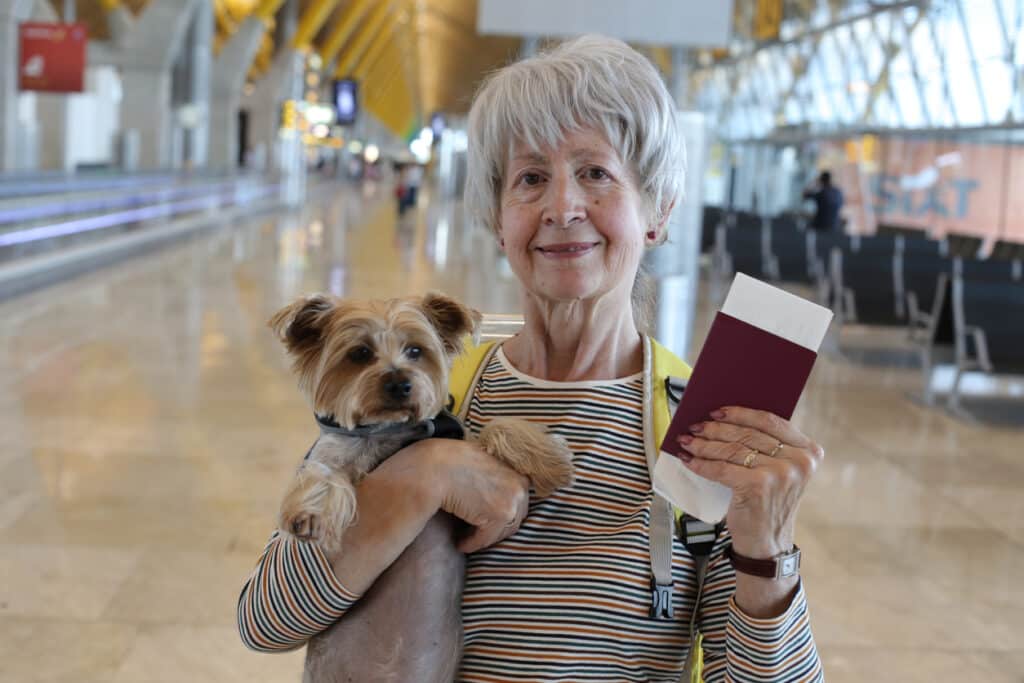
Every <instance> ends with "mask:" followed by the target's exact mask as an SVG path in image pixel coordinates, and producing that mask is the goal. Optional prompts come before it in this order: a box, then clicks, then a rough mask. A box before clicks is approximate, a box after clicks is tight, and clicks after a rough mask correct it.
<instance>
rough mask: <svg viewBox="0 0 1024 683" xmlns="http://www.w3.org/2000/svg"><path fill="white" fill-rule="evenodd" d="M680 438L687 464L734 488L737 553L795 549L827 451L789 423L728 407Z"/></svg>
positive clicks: (730, 516) (763, 554) (732, 527)
mask: <svg viewBox="0 0 1024 683" xmlns="http://www.w3.org/2000/svg"><path fill="white" fill-rule="evenodd" d="M711 417H712V418H713V420H711V421H708V422H700V423H698V424H695V425H693V426H691V427H690V432H691V434H692V436H691V435H684V436H681V437H679V443H680V445H681V446H682V447H683V448H684V449H685V450H686V451H687V452H688V453H689V454H692V456H693V457H691V458H690V459H689V460H688V461H687V459H686V457H685V454H684V457H683V461H684V463H685V464H686V466H687V467H688V468H689V469H690V470H691V471H693V472H694V473H696V474H699V475H700V476H702V477H704V478H705V479H710V480H711V481H717V482H719V483H720V484H723V485H724V486H728V487H729V488H730V489H732V502H731V503H730V505H729V511H728V513H727V514H726V523H727V524H728V527H729V531H730V533H731V534H732V544H733V547H734V548H735V549H736V552H737V553H739V554H741V555H746V556H747V557H755V558H770V557H774V556H776V555H778V554H780V553H784V552H788V551H789V550H790V549H792V547H793V528H794V524H795V522H796V511H797V507H798V506H799V504H800V497H801V496H802V495H803V492H804V488H805V487H806V486H807V482H808V481H810V479H811V476H812V475H813V474H814V471H815V469H817V467H818V465H819V464H820V463H821V461H822V459H823V458H824V457H825V451H824V449H822V447H821V446H819V445H818V444H817V443H815V442H814V441H812V440H811V439H810V438H808V437H807V436H805V435H804V434H803V433H802V432H801V431H800V430H798V429H797V428H796V427H794V426H793V425H792V424H791V423H790V422H789V421H788V420H784V419H782V418H781V417H779V416H778V415H775V414H773V413H768V412H765V411H763V410H752V409H750V408H741V407H738V406H727V407H725V408H721V409H719V410H716V411H714V412H713V413H712V414H711Z"/></svg>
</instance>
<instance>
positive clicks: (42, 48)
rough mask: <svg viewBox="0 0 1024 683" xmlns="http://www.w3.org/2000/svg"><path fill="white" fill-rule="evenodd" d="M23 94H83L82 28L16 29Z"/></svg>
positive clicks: (33, 26) (33, 25) (39, 26)
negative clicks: (24, 92)
mask: <svg viewBox="0 0 1024 683" xmlns="http://www.w3.org/2000/svg"><path fill="white" fill-rule="evenodd" d="M19 37H20V38H21V57H20V58H19V60H18V87H20V88H21V89H22V90H45V91H48V92H82V76H83V75H84V73H85V45H86V42H87V41H88V35H87V33H86V30H85V24H41V23H25V24H21V26H20V27H19Z"/></svg>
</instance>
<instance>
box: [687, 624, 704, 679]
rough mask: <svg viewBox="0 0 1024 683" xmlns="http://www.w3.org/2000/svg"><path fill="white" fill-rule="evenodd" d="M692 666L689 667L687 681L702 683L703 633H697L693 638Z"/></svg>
mask: <svg viewBox="0 0 1024 683" xmlns="http://www.w3.org/2000/svg"><path fill="white" fill-rule="evenodd" d="M691 647H693V654H692V655H691V657H693V668H692V669H690V681H689V683H704V634H703V633H699V632H698V633H697V637H696V638H694V639H693V645H692V646H691Z"/></svg>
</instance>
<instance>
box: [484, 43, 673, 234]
mask: <svg viewBox="0 0 1024 683" xmlns="http://www.w3.org/2000/svg"><path fill="white" fill-rule="evenodd" d="M675 114H676V107H675V103H674V102H673V101H672V98H671V96H670V95H669V93H668V90H667V89H666V88H665V84H664V83H663V82H662V79H661V76H659V75H658V72H657V70H656V69H655V68H654V65H653V64H651V63H650V61H648V60H647V59H646V58H645V57H644V56H642V55H641V54H640V53H638V52H637V51H636V50H634V49H632V48H631V47H629V46H628V45H626V44H625V43H623V42H622V41H620V40H615V39H612V38H605V37H603V36H583V37H581V38H577V39H575V40H572V41H568V42H565V43H562V44H561V45H558V46H557V47H555V48H553V49H551V50H549V51H546V52H543V53H541V54H539V55H537V56H535V57H529V58H527V59H523V60H521V61H519V62H515V63H513V64H510V65H508V66H506V67H504V68H502V69H499V70H498V71H495V72H494V73H492V74H491V75H490V76H488V77H487V79H486V80H485V81H484V83H483V84H482V85H481V87H480V90H479V91H478V92H477V94H476V97H475V98H474V101H473V106H472V108H471V109H470V112H469V132H468V136H469V149H468V160H467V165H468V169H467V179H466V191H465V204H466V209H467V210H468V211H469V212H470V214H471V215H473V216H475V217H476V218H477V219H479V220H481V221H483V222H484V223H485V224H486V225H487V227H489V228H490V229H491V230H495V231H496V230H497V227H498V218H499V215H500V208H499V204H500V198H501V190H502V183H503V181H504V174H505V163H506V161H507V155H508V153H509V150H510V149H511V148H512V145H513V143H515V142H522V143H523V144H526V145H528V146H529V147H530V148H532V149H534V150H537V149H540V148H542V147H555V146H557V144H558V142H559V140H561V138H562V137H563V135H564V133H565V132H566V131H570V130H579V129H582V128H594V129H596V130H598V131H601V132H602V133H604V135H605V137H606V138H607V139H608V143H609V144H611V145H612V146H613V147H615V149H616V150H618V152H619V154H620V155H621V156H622V159H623V161H624V162H626V163H627V164H629V165H630V166H631V167H632V169H633V170H634V171H635V172H636V174H637V178H638V180H639V184H640V191H641V193H642V194H643V196H644V198H645V199H646V200H647V202H648V204H649V206H650V208H651V209H652V212H653V213H652V217H653V219H654V220H655V221H658V220H661V219H662V218H664V216H665V214H666V213H667V212H668V211H669V209H670V207H671V205H672V202H673V201H674V200H675V199H676V198H677V197H678V196H679V194H680V192H681V190H682V186H683V177H684V174H685V172H686V150H685V147H684V143H683V138H682V135H681V134H680V132H679V130H678V127H677V124H676V115H675Z"/></svg>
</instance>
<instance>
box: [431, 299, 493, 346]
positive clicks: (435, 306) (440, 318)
mask: <svg viewBox="0 0 1024 683" xmlns="http://www.w3.org/2000/svg"><path fill="white" fill-rule="evenodd" d="M420 305H421V306H422V308H423V312H424V313H426V314H427V318H428V319H429V320H430V322H431V323H432V324H433V325H434V327H435V328H437V331H438V334H440V335H441V342H442V343H443V344H444V350H445V352H446V353H447V354H448V355H449V356H456V355H458V354H460V353H462V341H463V337H465V336H466V335H467V334H470V335H472V336H473V343H477V342H479V341H480V321H481V320H482V319H483V316H482V315H480V311H477V310H475V309H472V308H470V307H469V306H464V305H462V304H460V303H459V302H458V301H456V300H455V299H452V298H450V297H447V296H445V295H444V294H439V293H437V292H430V293H429V294H427V295H426V296H424V297H423V301H422V302H421V303H420Z"/></svg>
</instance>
